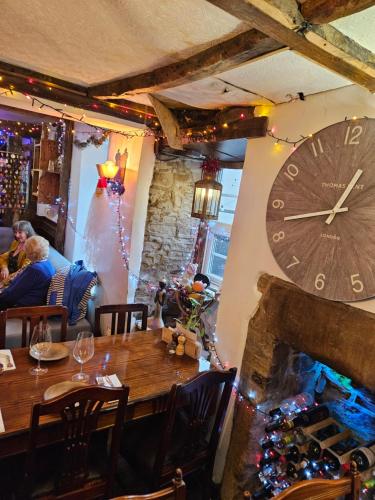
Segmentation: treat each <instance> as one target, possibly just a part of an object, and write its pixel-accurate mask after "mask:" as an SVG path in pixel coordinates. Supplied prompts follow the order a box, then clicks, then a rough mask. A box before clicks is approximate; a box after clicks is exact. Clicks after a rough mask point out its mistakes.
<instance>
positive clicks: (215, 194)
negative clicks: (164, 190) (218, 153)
mask: <svg viewBox="0 0 375 500" xmlns="http://www.w3.org/2000/svg"><path fill="white" fill-rule="evenodd" d="M219 171H220V166H219V161H218V160H205V161H204V162H203V164H202V179H201V180H200V181H198V182H196V183H195V186H194V198H193V207H192V210H191V216H192V217H196V218H197V219H201V220H217V218H218V217H219V209H220V200H221V191H222V188H223V186H222V185H221V184H220V182H217V180H216V176H217V174H218V172H219Z"/></svg>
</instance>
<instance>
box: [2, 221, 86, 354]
mask: <svg viewBox="0 0 375 500" xmlns="http://www.w3.org/2000/svg"><path fill="white" fill-rule="evenodd" d="M13 239H14V235H13V230H12V228H10V227H0V254H1V253H3V252H6V251H7V250H8V248H9V246H10V244H11V242H12V241H13ZM48 260H49V261H50V262H51V264H52V265H53V267H54V268H55V269H56V271H57V270H58V269H61V268H62V267H66V266H69V265H70V264H71V262H69V261H68V259H66V258H65V257H64V256H63V255H61V253H59V252H58V251H57V250H56V249H55V248H53V247H50V249H49V257H48ZM94 308H95V306H94V304H93V301H92V300H90V301H89V303H88V311H87V315H86V317H85V318H83V319H81V320H79V321H78V322H77V323H76V324H75V325H68V329H67V340H75V338H76V337H77V333H78V332H81V331H84V330H86V331H87V330H88V331H93V327H92V324H93V323H92V324H91V323H90V321H89V318H91V316H92V317H94ZM48 324H49V325H50V327H51V332H52V338H53V340H54V341H57V340H58V339H59V331H60V330H59V324H60V322H59V320H58V319H56V320H49V321H48ZM21 332H22V321H21V320H19V319H13V318H12V319H9V320H8V321H7V327H6V337H5V347H6V348H7V349H11V348H14V347H20V346H21Z"/></svg>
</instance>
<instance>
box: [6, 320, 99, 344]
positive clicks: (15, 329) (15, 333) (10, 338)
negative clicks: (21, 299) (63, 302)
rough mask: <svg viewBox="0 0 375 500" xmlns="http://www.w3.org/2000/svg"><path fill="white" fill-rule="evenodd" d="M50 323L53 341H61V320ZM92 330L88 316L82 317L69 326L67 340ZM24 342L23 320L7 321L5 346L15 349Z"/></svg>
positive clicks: (49, 321) (50, 321)
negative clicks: (79, 333)
mask: <svg viewBox="0 0 375 500" xmlns="http://www.w3.org/2000/svg"><path fill="white" fill-rule="evenodd" d="M48 324H49V326H50V327H51V335H52V341H53V342H60V320H59V319H49V320H48ZM81 331H89V332H91V331H92V327H91V325H90V323H89V322H88V321H87V319H86V318H83V319H81V320H80V321H78V322H77V323H76V324H75V325H72V326H68V328H67V334H66V337H67V338H66V340H75V339H76V337H77V334H78V332H81ZM21 343H22V320H20V319H17V318H14V319H9V320H8V321H7V326H6V334H5V347H6V348H7V349H13V348H15V347H21Z"/></svg>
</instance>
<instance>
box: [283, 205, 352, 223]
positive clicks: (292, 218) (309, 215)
mask: <svg viewBox="0 0 375 500" xmlns="http://www.w3.org/2000/svg"><path fill="white" fill-rule="evenodd" d="M347 211H348V207H344V208H338V209H337V212H347ZM328 214H333V210H322V211H321V212H310V213H309V214H298V215H290V216H289V217H284V220H294V219H305V218H307V217H317V216H318V215H328Z"/></svg>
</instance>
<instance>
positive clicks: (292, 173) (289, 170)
mask: <svg viewBox="0 0 375 500" xmlns="http://www.w3.org/2000/svg"><path fill="white" fill-rule="evenodd" d="M298 172H299V169H298V167H297V165H293V163H290V165H288V166H287V167H286V172H284V175H286V176H287V177H288V179H290V180H291V181H294V177H296V176H297V175H298Z"/></svg>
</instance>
